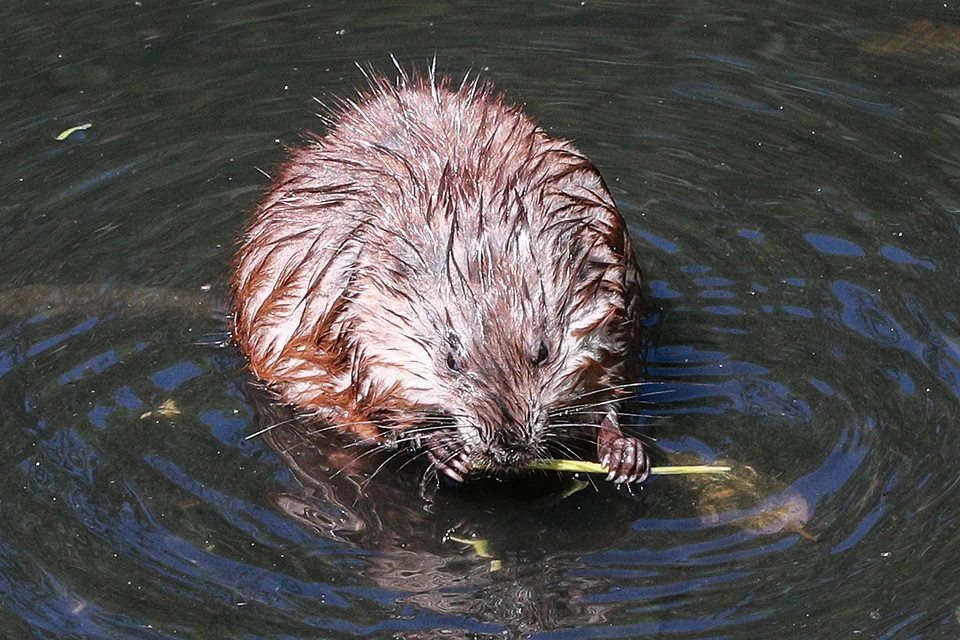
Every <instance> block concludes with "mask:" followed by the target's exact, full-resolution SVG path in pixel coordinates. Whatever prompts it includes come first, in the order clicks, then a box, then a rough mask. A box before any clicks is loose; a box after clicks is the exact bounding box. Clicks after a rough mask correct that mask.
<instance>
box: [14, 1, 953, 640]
mask: <svg viewBox="0 0 960 640" xmlns="http://www.w3.org/2000/svg"><path fill="white" fill-rule="evenodd" d="M818 4H822V6H817V5H818ZM0 22H2V24H3V25H4V34H3V36H2V39H0V49H2V52H3V53H2V55H3V60H4V62H5V64H4V67H3V71H2V73H0V87H2V89H3V91H2V93H0V95H2V96H3V97H2V98H0V166H2V169H3V170H2V171H0V247H2V252H0V276H2V277H0V280H2V281H3V282H4V283H5V285H4V287H3V289H2V291H0V311H2V314H3V315H2V318H3V320H2V326H0V374H2V378H0V398H2V401H0V429H2V433H3V443H4V445H3V447H2V448H0V452H2V453H0V456H2V462H3V464H2V468H3V469H4V472H3V473H2V474H0V478H2V483H0V595H2V606H0V631H2V635H3V636H4V637H11V638H21V637H28V636H33V637H49V638H64V637H77V638H80V637H84V638H98V637H102V638H107V637H131V638H172V637H210V638H213V637H218V638H219V637H235V638H277V637H286V638H293V637H338V638H340V637H342V638H346V637H355V636H365V637H376V638H380V637H383V638H386V637H393V636H395V635H403V636H406V637H432V636H436V635H439V634H440V632H441V631H442V630H448V631H450V633H451V634H452V635H453V636H454V637H457V636H459V637H464V636H466V637H470V636H479V637H493V636H502V635H504V634H506V635H514V636H523V635H530V636H533V637H537V638H601V637H602V638H626V637H640V636H656V637H684V638H721V637H738V638H749V637H754V638H762V637H772V636H773V635H774V634H777V635H778V637H787V638H832V637H848V636H852V635H854V634H858V635H859V637H866V638H940V637H943V638H952V637H957V636H958V635H960V623H958V614H957V607H958V606H960V597H958V596H957V594H956V593H955V590H954V589H952V585H953V584H955V583H956V582H957V580H958V577H960V576H958V571H957V569H956V567H957V566H958V560H960V548H958V545H957V543H956V540H957V533H958V525H960V522H958V517H960V503H958V502H960V501H958V499H957V498H956V497H955V495H956V492H955V491H954V488H955V485H956V483H957V481H958V477H960V476H958V471H957V468H956V464H955V461H956V460H957V455H958V449H960V442H958V435H957V434H958V433H960V432H958V428H957V427H958V416H960V318H958V315H957V314H958V313H960V309H958V306H960V305H958V301H960V296H958V295H957V293H956V283H957V281H958V275H960V274H958V270H960V261H958V258H960V250H958V248H957V247H958V240H960V238H958V234H960V195H958V181H960V151H958V149H960V144H958V143H960V131H958V125H960V93H958V87H960V54H958V51H957V48H958V45H957V42H958V41H960V12H958V11H957V8H956V7H955V6H954V5H953V4H951V3H948V4H943V3H932V2H931V3H915V2H909V3H908V2H877V1H861V2H848V3H844V4H843V6H842V7H840V8H837V7H836V6H834V5H833V4H829V3H797V4H794V3H789V2H779V3H776V2H775V3H733V2H729V3H716V2H710V3H708V2H685V3H676V2H670V3H667V2H646V3H616V2H609V3H601V2H593V1H590V0H588V1H587V2H585V3H580V2H561V3H523V4H520V3H517V4H513V5H503V4H496V5H494V4H488V3H469V2H464V3H433V4H423V5H420V4H417V3H409V4H401V3H378V4H377V5H376V6H367V5H360V4H354V3H347V2H339V3H328V4H325V5H319V4H309V3H304V2H290V1H281V0H277V1H273V2H250V3H245V4H243V5H242V6H239V3H215V2H189V3H151V2H146V1H144V2H122V3H94V2H73V3H70V5H69V6H65V5H63V3H52V4H48V5H37V4H36V3H27V2H18V1H13V2H7V3H6V4H5V5H4V7H3V8H2V9H0ZM390 54H393V55H395V56H396V57H397V58H398V59H399V60H401V61H403V62H405V63H410V62H416V63H419V64H421V65H422V66H425V65H426V63H427V61H428V60H429V59H431V58H432V57H433V56H434V55H435V56H436V58H437V64H438V67H439V68H440V69H441V70H443V71H446V72H448V73H450V74H452V75H456V76H460V75H462V74H464V73H466V72H468V71H471V70H472V72H473V73H480V74H481V75H482V76H484V77H486V78H488V79H490V80H492V81H493V82H495V83H496V85H497V86H498V87H499V88H501V89H503V90H505V91H507V92H508V93H509V95H510V96H511V97H512V98H513V99H515V100H517V101H522V102H525V103H526V104H527V110H528V111H529V112H530V113H533V114H537V115H538V116H539V117H540V118H541V121H542V122H543V124H544V126H546V127H547V128H548V129H549V130H550V131H551V132H553V133H554V134H556V135H560V136H567V137H573V138H576V139H578V141H579V142H578V144H579V146H580V147H581V149H582V150H583V151H584V152H585V153H586V154H587V155H588V156H590V157H591V158H592V159H593V160H594V162H595V163H596V164H597V165H598V166H599V167H600V169H601V171H602V172H603V173H604V175H605V177H606V178H607V180H608V182H609V185H610V187H611V190H612V191H613V193H614V195H615V197H616V198H617V200H618V202H619V203H620V205H621V209H622V211H623V213H624V215H625V217H626V218H627V219H628V222H629V224H630V226H631V229H632V231H633V234H634V239H635V245H636V247H637V249H638V252H639V254H640V258H641V264H642V267H643V269H644V272H645V274H646V277H647V286H646V294H647V298H648V302H649V307H650V316H649V318H648V323H649V325H650V331H649V333H648V336H649V337H648V342H649V345H648V349H647V353H646V354H645V359H646V363H647V372H646V377H647V379H648V380H649V381H651V383H652V384H651V385H650V386H649V388H648V393H649V395H648V396H647V397H646V400H647V401H649V403H647V404H642V405H638V407H637V410H639V411H643V412H645V413H649V414H650V415H651V418H649V419H648V421H647V423H648V425H647V433H648V434H650V435H651V436H652V437H656V438H657V439H658V442H659V445H660V447H661V448H662V449H663V450H664V451H673V452H687V453H688V455H689V454H690V453H695V454H697V456H699V457H700V458H702V459H706V460H714V459H728V460H733V461H735V463H736V464H738V465H748V466H749V467H751V468H752V469H753V470H755V471H756V473H757V474H758V475H757V477H758V478H759V479H761V480H763V482H764V483H765V484H763V486H764V487H766V488H765V489H763V491H762V492H761V493H762V495H761V496H760V497H761V498H766V497H770V498H771V499H773V500H781V503H785V504H788V505H792V506H793V507H796V509H797V510H798V511H796V512H795V513H794V515H793V516H792V517H791V518H788V521H789V522H788V524H790V526H784V525H783V523H780V524H777V523H776V522H775V523H774V524H773V525H772V526H768V527H767V528H763V527H762V526H760V525H759V524H758V523H757V522H756V521H744V520H737V517H738V516H743V515H748V516H749V515H750V512H749V508H746V512H740V513H736V512H732V511H731V509H735V508H740V505H739V504H737V505H734V503H733V502H730V501H729V496H728V495H724V494H723V493H722V492H719V493H718V492H717V491H715V490H711V489H709V487H705V486H703V485H698V484H696V483H695V482H693V481H689V480H687V481H685V480H682V479H670V478H661V479H657V480H655V481H653V482H651V483H649V486H647V487H646V488H645V489H643V490H642V491H641V492H640V494H641V495H638V496H629V495H627V494H626V493H625V492H622V491H621V492H617V491H614V490H613V489H612V488H610V487H600V489H599V490H597V491H594V490H593V489H592V488H589V487H588V488H587V489H584V490H581V491H579V492H574V493H572V495H570V497H568V498H566V499H560V498H561V497H562V496H561V494H558V493H556V492H554V493H549V492H547V493H546V494H545V495H541V496H535V497H530V498H529V499H520V497H519V493H520V491H519V490H518V491H516V492H512V490H511V491H508V492H504V491H502V490H497V489H496V488H488V487H482V488H478V489H476V490H474V491H471V492H464V493H456V492H451V491H445V490H441V491H439V492H437V493H436V494H434V495H433V496H432V501H428V500H427V499H426V498H425V497H424V496H422V495H421V493H420V490H419V487H418V486H417V482H416V474H415V473H414V474H412V475H411V474H405V473H404V472H403V471H399V472H397V475H390V476H386V475H384V476H382V477H380V478H379V479H378V480H377V481H376V482H378V483H379V484H374V485H371V486H368V487H365V488H364V491H366V492H367V493H368V494H369V495H371V496H374V497H373V499H372V500H368V501H360V502H359V503H358V502H356V493H357V491H358V489H357V487H355V486H350V485H349V483H342V482H340V483H338V482H337V481H336V480H330V479H329V478H328V479H327V480H326V481H320V482H316V481H315V480H316V478H314V479H313V480H314V481H313V483H311V482H312V480H311V478H310V474H304V473H303V469H304V468H305V467H298V466H297V465H307V467H306V468H309V465H310V464H311V463H316V462H317V461H316V460H315V459H313V458H311V457H310V456H311V455H312V454H310V452H309V451H308V450H307V449H304V448H301V449H295V451H300V452H301V454H298V455H297V456H293V457H292V458H291V459H288V460H286V461H285V460H282V459H281V457H279V456H278V455H277V454H276V453H274V451H273V450H272V449H270V448H269V447H268V446H267V443H266V442H265V440H264V439H262V438H261V439H253V440H245V439H244V437H245V435H247V434H249V433H251V432H252V431H254V430H255V429H256V424H257V419H256V414H255V407H254V406H253V405H252V404H251V400H250V398H249V396H248V395H247V394H246V393H245V391H244V378H243V374H242V361H241V360H240V358H239V357H238V355H237V354H236V352H235V351H234V350H233V349H232V348H230V347H229V346H223V343H224V342H225V340H226V333H225V328H224V327H225V321H224V314H225V311H226V309H225V307H224V304H223V299H224V296H225V283H226V281H227V277H228V262H229V259H230V256H231V253H232V248H233V246H234V239H235V237H236V235H237V233H238V231H239V230H240V228H241V226H242V224H243V220H244V217H245V212H246V211H247V210H249V208H250V207H251V206H252V205H253V203H254V202H255V200H256V198H257V194H258V193H260V192H261V191H262V190H263V189H264V188H265V186H266V185H267V183H268V180H267V178H266V177H265V176H264V175H262V173H260V171H259V170H260V169H262V170H264V171H266V172H268V173H269V172H270V171H271V169H272V168H273V167H274V166H276V164H277V163H278V162H279V161H280V160H281V159H282V157H283V147H284V145H294V144H297V143H298V142H299V141H300V140H301V136H302V132H303V131H304V130H306V129H317V130H319V129H320V128H321V123H320V121H319V120H317V119H315V118H313V116H312V115H311V114H312V113H313V112H314V111H317V110H322V107H321V106H320V105H318V104H317V103H316V102H315V101H314V98H317V99H318V100H319V101H321V102H323V103H326V104H331V103H333V102H334V101H335V96H338V95H348V96H349V95H351V94H352V93H353V92H354V91H355V90H356V89H357V88H358V87H361V86H362V85H363V83H364V80H363V75H362V74H361V73H360V71H358V70H357V69H356V67H355V66H354V62H357V61H358V62H361V63H363V64H366V63H371V64H373V65H374V66H375V67H376V68H378V69H381V70H384V71H385V72H388V73H389V71H390V69H391V62H390V60H389V55H390ZM86 123H90V124H92V126H91V127H90V128H88V129H86V130H83V131H77V132H75V133H73V134H72V135H71V136H69V137H68V138H67V139H65V140H62V141H57V140H56V139H55V138H56V136H57V134H59V133H60V132H62V131H64V130H66V129H69V128H71V127H74V126H77V125H81V124H86ZM168 401H169V402H168ZM164 403H168V404H167V405H166V409H165V410H161V407H162V406H163V405H164ZM170 403H172V404H170ZM283 437H290V438H294V437H296V435H295V434H285V435H284V436H283ZM291 465H292V466H291ZM751 486H752V485H751ZM751 490H752V489H751ZM705 496H706V497H705ZM731 505H733V506H731ZM753 515H756V512H753ZM791 523H792V524H791ZM463 541H469V542H463ZM481 541H482V542H481ZM484 543H485V545H486V546H484Z"/></svg>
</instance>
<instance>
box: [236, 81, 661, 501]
mask: <svg viewBox="0 0 960 640" xmlns="http://www.w3.org/2000/svg"><path fill="white" fill-rule="evenodd" d="M235 268H236V272H235V275H234V278H233V283H232V290H233V299H234V304H235V318H234V323H233V333H234V337H235V339H236V343H237V344H238V345H239V348H240V350H241V351H242V352H243V353H244V354H245V355H246V356H247V358H248V359H249V363H250V371H251V372H252V373H253V374H254V375H255V376H256V377H257V378H259V380H261V381H262V382H263V383H264V384H265V386H266V387H267V388H268V389H270V390H272V392H273V393H274V394H275V395H276V396H277V397H278V399H279V400H280V401H281V402H283V403H286V404H289V405H291V406H293V407H295V408H296V409H297V410H298V412H299V414H300V416H301V417H303V418H304V419H306V420H311V421H317V422H318V423H322V424H325V425H330V426H331V427H332V428H335V429H338V430H339V431H341V432H343V433H346V434H352V436H353V437H355V438H359V439H360V440H361V441H364V442H367V443H370V444H371V445H372V446H374V447H382V448H396V447H402V448H404V449H409V450H412V451H414V452H415V453H425V454H426V456H427V458H428V459H429V461H430V463H431V465H432V467H433V468H434V469H435V470H436V471H438V472H440V473H442V474H445V475H446V476H448V477H449V478H452V479H453V480H454V481H456V482H462V481H464V480H465V479H466V478H467V477H468V474H470V473H471V471H472V470H474V469H478V468H483V469H486V470H490V471H492V472H493V473H494V474H496V473H497V471H498V470H500V471H511V470H515V469H518V468H520V467H522V466H523V465H524V464H525V463H527V462H529V461H530V460H532V459H534V458H540V457H551V456H554V457H555V456H556V455H557V454H561V455H562V456H563V457H570V456H572V455H575V454H574V453H573V452H574V451H575V449H576V446H577V445H578V444H580V443H582V442H583V441H584V440H589V442H590V443H591V444H593V443H595V445H596V451H597V456H598V460H599V461H600V462H601V463H602V464H604V465H605V466H607V467H608V468H609V474H608V476H607V477H608V479H609V480H612V481H614V482H617V483H629V482H637V481H642V480H643V479H645V478H646V477H647V475H648V472H649V468H650V460H649V457H648V455H647V452H646V451H645V449H644V447H643V445H642V444H641V442H640V441H639V440H637V439H636V438H634V437H630V436H627V435H624V434H623V433H622V432H621V430H620V427H619V404H620V401H621V400H622V398H623V397H624V396H626V395H628V394H629V390H631V389H633V388H634V387H635V386H636V385H634V384H631V383H630V382H629V380H630V379H631V378H630V377H628V376H630V375H632V374H633V373H634V371H635V369H636V363H637V361H638V358H637V348H638V343H639V338H640V319H641V315H642V303H641V293H640V270H639V268H638V266H637V263H636V259H635V257H634V253H633V249H632V248H631V245H630V236H629V234H628V231H627V228H626V224H625V223H624V220H623V218H622V216H621V215H620V213H619V212H618V210H617V208H616V206H615V204H614V202H613V199H612V198H611V196H610V193H609V192H608V190H607V187H606V185H605V184H604V181H603V179H602V178H601V176H600V174H599V172H598V171H597V169H596V168H595V167H594V166H593V164H592V163H591V162H590V161H589V160H587V159H586V158H585V157H584V156H583V155H581V154H580V152H578V151H577V149H576V148H575V147H574V146H573V144H571V143H570V142H568V141H565V140H560V139H557V138H553V137H551V136H549V135H548V134H547V133H546V132H545V131H544V130H543V129H542V128H540V127H539V126H538V125H537V124H536V123H535V122H533V121H532V120H531V119H529V118H528V117H527V116H525V115H524V113H523V112H522V110H521V109H520V108H519V107H516V106H512V105H510V104H509V103H508V102H507V101H506V99H505V98H504V97H503V96H502V95H501V94H499V93H496V92H495V91H494V90H493V89H491V88H489V87H488V86H486V85H484V84H482V83H480V82H479V81H476V80H474V81H464V82H463V83H462V84H461V85H460V86H459V87H455V86H454V85H453V84H452V83H451V82H450V81H449V80H448V79H444V78H438V77H436V76H435V75H434V74H433V73H431V74H428V75H426V76H423V75H419V74H405V73H402V72H401V75H400V78H399V80H398V81H397V82H396V83H391V82H390V81H388V80H385V79H382V78H373V79H371V83H370V89H369V90H367V91H366V92H364V93H362V94H361V95H360V97H359V99H357V100H345V101H343V103H342V105H341V106H340V107H339V108H337V109H335V110H334V112H333V115H332V117H331V118H330V121H329V130H328V131H327V133H326V135H324V136H313V137H312V139H311V141H310V143H309V144H308V145H307V146H304V147H302V148H298V149H294V150H292V151H291V152H290V156H289V159H288V160H287V161H286V162H285V163H284V164H283V165H282V166H281V167H280V169H279V172H278V175H277V177H276V179H275V180H274V182H273V184H272V185H271V187H270V189H269V191H268V192H267V194H266V195H265V196H264V198H263V199H262V200H261V201H260V203H259V205H258V206H257V208H256V210H255V212H254V215H253V218H252V221H251V222H250V224H249V226H248V227H247V229H246V232H245V234H244V236H243V238H242V240H241V246H240V249H239V251H238V253H237V256H236V259H235ZM587 435H589V436H590V437H589V438H586V437H585V436H587Z"/></svg>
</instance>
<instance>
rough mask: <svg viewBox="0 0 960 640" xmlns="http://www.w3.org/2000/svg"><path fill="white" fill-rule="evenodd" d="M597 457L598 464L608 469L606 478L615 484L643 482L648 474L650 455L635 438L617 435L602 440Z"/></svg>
mask: <svg viewBox="0 0 960 640" xmlns="http://www.w3.org/2000/svg"><path fill="white" fill-rule="evenodd" d="M599 458H600V464H602V465H603V466H605V467H606V468H607V469H609V473H607V480H610V481H612V482H616V483H617V484H631V483H633V482H643V481H644V480H646V479H647V477H648V476H649V475H650V456H649V455H647V451H646V449H644V448H643V444H642V443H641V442H640V441H639V440H637V439H636V438H631V437H630V436H625V435H619V436H617V437H615V438H613V439H611V440H608V441H606V442H604V443H603V444H602V445H601V446H600V450H599Z"/></svg>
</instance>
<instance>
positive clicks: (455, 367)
mask: <svg viewBox="0 0 960 640" xmlns="http://www.w3.org/2000/svg"><path fill="white" fill-rule="evenodd" d="M447 368H448V369H450V371H456V372H457V373H459V372H460V363H459V362H458V361H457V357H456V356H455V355H453V351H448V352H447Z"/></svg>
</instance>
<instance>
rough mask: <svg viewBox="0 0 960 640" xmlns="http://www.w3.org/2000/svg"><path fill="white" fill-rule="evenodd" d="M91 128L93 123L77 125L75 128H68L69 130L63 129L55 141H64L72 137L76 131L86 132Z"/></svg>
mask: <svg viewBox="0 0 960 640" xmlns="http://www.w3.org/2000/svg"><path fill="white" fill-rule="evenodd" d="M92 126H93V123H92V122H88V123H86V124H81V125H77V126H76V127H70V128H69V129H64V130H63V131H61V132H60V135H58V136H57V140H58V141H60V140H66V139H67V138H69V137H70V136H72V135H73V134H74V133H76V132H77V131H86V130H87V129H89V128H90V127H92Z"/></svg>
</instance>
